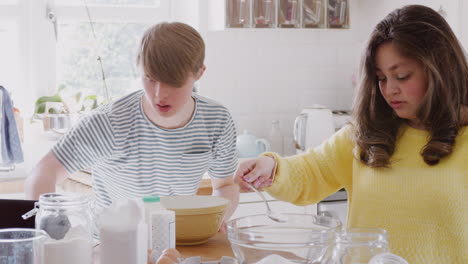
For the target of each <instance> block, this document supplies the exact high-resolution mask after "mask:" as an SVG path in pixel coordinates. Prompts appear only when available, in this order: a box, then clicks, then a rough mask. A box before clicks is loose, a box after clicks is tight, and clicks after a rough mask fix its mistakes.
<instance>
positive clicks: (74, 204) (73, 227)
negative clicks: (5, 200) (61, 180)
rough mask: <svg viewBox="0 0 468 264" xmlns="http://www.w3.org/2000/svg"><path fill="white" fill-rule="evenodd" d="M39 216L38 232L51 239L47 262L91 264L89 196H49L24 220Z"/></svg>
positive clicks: (46, 252)
mask: <svg viewBox="0 0 468 264" xmlns="http://www.w3.org/2000/svg"><path fill="white" fill-rule="evenodd" d="M34 214H36V229H41V230H44V231H45V232H46V233H47V234H48V235H49V236H50V238H51V239H50V240H49V241H47V242H46V245H45V256H46V263H48V264H55V263H57V264H58V263H67V264H75V263H77V264H78V263H80V264H87V263H89V264H91V263H92V248H93V232H92V230H93V229H92V215H91V209H90V199H89V196H86V195H78V194H59V193H46V194H42V195H41V196H40V197H39V201H38V202H36V204H35V208H34V209H32V210H31V211H29V212H28V213H26V214H25V215H24V216H23V218H25V219H26V218H29V217H31V216H33V215H34Z"/></svg>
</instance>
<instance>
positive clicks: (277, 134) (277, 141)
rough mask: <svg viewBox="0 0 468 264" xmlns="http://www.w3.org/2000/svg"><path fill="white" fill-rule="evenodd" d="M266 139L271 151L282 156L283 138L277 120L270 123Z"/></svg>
mask: <svg viewBox="0 0 468 264" xmlns="http://www.w3.org/2000/svg"><path fill="white" fill-rule="evenodd" d="M268 139H269V141H270V144H271V151H273V152H276V153H278V154H280V155H282V154H283V136H282V135H281V129H280V126H279V120H273V121H272V122H271V130H270V134H269V137H268Z"/></svg>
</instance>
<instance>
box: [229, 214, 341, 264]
mask: <svg viewBox="0 0 468 264" xmlns="http://www.w3.org/2000/svg"><path fill="white" fill-rule="evenodd" d="M284 215H285V216H287V218H288V221H287V222H285V223H280V222H275V221H273V220H271V219H270V218H269V217H268V216H267V215H266V214H262V215H251V216H245V217H241V218H236V219H233V220H231V221H229V222H228V223H227V230H228V239H229V242H230V243H231V247H232V250H233V252H234V255H235V256H236V258H237V259H238V260H239V262H240V263H241V264H250V263H258V262H260V263H261V261H262V260H264V259H267V258H268V259H269V258H275V259H278V258H279V259H281V258H282V259H286V260H288V261H289V262H292V263H323V262H325V261H328V260H329V259H330V257H331V254H332V252H333V246H334V241H335V235H336V233H337V232H338V231H340V230H341V222H340V220H338V219H335V218H331V217H327V216H317V215H312V214H284ZM272 255H273V256H272Z"/></svg>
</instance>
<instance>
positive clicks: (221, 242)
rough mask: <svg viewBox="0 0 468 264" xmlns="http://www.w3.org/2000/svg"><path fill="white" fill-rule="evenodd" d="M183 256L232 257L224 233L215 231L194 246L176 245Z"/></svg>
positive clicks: (97, 254)
mask: <svg viewBox="0 0 468 264" xmlns="http://www.w3.org/2000/svg"><path fill="white" fill-rule="evenodd" d="M176 249H177V250H178V251H179V252H180V254H181V255H182V257H183V258H189V257H196V256H200V257H201V258H202V261H213V260H219V259H221V257H223V256H229V257H234V254H233V253H232V250H231V245H230V244H229V241H228V239H227V235H226V234H222V233H217V234H216V235H215V236H214V237H212V238H210V240H208V241H207V242H206V243H203V244H201V245H194V246H177V247H176ZM93 254H94V256H93V259H94V260H93V263H94V264H99V263H100V262H99V246H97V247H95V249H94V252H93Z"/></svg>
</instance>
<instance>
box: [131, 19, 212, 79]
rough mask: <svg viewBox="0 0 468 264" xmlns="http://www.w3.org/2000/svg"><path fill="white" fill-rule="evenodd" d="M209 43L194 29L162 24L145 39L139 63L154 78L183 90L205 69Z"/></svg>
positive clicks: (175, 23) (142, 43)
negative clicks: (192, 76) (191, 76)
mask: <svg viewBox="0 0 468 264" xmlns="http://www.w3.org/2000/svg"><path fill="white" fill-rule="evenodd" d="M204 59H205V43H204V42H203V39H202V37H201V36H200V34H199V33H198V32H197V31H196V30H195V29H194V28H192V27H191V26H189V25H187V24H184V23H180V22H174V23H160V24H157V25H154V26H152V27H151V28H149V29H148V30H147V31H146V32H145V34H144V35H143V38H142V40H141V45H140V50H139V53H138V56H137V64H138V65H140V66H141V68H142V69H143V71H144V73H145V74H146V75H148V76H149V77H150V78H151V79H154V80H158V81H160V82H163V83H166V84H169V85H171V86H174V87H181V86H182V85H183V84H184V83H185V81H186V80H187V78H188V77H189V75H190V74H193V75H194V76H196V75H197V74H198V72H199V71H200V69H201V68H202V67H203V61H204Z"/></svg>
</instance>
